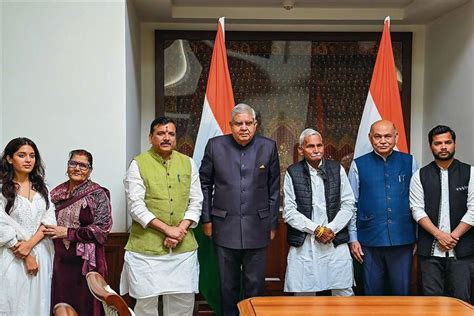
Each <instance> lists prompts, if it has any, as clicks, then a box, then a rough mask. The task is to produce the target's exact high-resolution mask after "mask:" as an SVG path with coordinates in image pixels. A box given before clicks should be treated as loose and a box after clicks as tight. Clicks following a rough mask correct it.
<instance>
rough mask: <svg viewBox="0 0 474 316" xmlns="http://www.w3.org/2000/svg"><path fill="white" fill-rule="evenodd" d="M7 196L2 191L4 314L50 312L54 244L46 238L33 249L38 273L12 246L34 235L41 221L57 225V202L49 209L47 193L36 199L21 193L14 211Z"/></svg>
mask: <svg viewBox="0 0 474 316" xmlns="http://www.w3.org/2000/svg"><path fill="white" fill-rule="evenodd" d="M6 203H7V202H6V199H5V198H4V197H3V195H1V194H0V284H1V286H0V315H2V316H4V315H5V316H6V315H8V316H13V315H15V316H23V315H25V316H26V315H37V316H49V315H50V305H51V304H50V302H51V278H52V273H53V256H54V246H53V243H52V241H51V240H50V239H49V238H43V239H42V240H41V241H40V242H39V243H38V244H37V245H36V246H35V247H34V248H33V249H32V251H31V254H32V255H33V256H35V257H36V261H37V263H38V274H37V275H36V276H32V275H29V274H28V273H27V271H26V266H25V263H24V261H23V260H21V259H18V258H16V257H15V256H14V254H13V252H12V251H11V250H10V249H9V248H10V247H12V246H13V245H15V244H16V243H17V242H18V241H20V240H28V239H30V238H31V237H32V236H33V235H34V234H35V233H36V231H37V230H38V227H39V226H40V225H41V224H45V225H56V218H55V214H54V205H53V204H52V203H50V207H49V209H46V202H45V200H44V199H43V197H42V196H41V195H40V194H39V193H36V194H35V196H34V197H33V200H32V201H31V202H30V201H29V200H28V199H26V198H24V197H21V196H17V197H16V199H15V203H14V205H13V208H12V209H11V211H10V215H8V214H7V213H6V212H5V205H6Z"/></svg>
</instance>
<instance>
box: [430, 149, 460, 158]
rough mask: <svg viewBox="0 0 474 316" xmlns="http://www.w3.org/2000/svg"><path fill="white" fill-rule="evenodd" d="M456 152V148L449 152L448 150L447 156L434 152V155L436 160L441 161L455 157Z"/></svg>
mask: <svg viewBox="0 0 474 316" xmlns="http://www.w3.org/2000/svg"><path fill="white" fill-rule="evenodd" d="M455 153H456V151H455V150H453V151H452V152H449V151H448V154H449V155H447V156H440V155H439V154H435V153H433V157H434V158H435V160H441V161H446V160H450V159H452V158H453V157H454V154H455Z"/></svg>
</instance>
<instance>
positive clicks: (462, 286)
mask: <svg viewBox="0 0 474 316" xmlns="http://www.w3.org/2000/svg"><path fill="white" fill-rule="evenodd" d="M428 140H429V143H430V149H431V152H432V153H433V156H434V161H433V162H431V163H430V164H428V165H426V166H425V167H423V168H421V169H420V170H419V171H417V172H416V173H415V174H414V175H413V177H412V180H411V184H410V207H411V210H412V213H413V218H414V219H415V220H416V221H417V222H418V225H419V230H418V243H417V244H418V248H417V253H418V260H419V263H420V269H421V278H422V285H423V294H424V295H429V296H441V295H446V296H452V297H456V298H459V299H461V300H463V301H466V302H469V300H470V296H471V278H470V274H471V271H474V270H473V269H474V230H473V229H471V227H472V226H473V225H474V168H473V167H472V166H470V165H468V164H465V163H463V162H460V161H459V160H457V159H454V154H455V151H456V133H455V132H454V131H453V130H452V129H451V128H449V127H447V126H443V125H438V126H436V127H434V128H433V129H432V130H431V131H430V132H429V134H428Z"/></svg>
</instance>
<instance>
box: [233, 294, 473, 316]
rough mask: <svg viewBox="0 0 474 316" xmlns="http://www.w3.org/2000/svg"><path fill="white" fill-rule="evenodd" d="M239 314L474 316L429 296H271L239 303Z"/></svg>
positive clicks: (461, 305) (469, 309)
mask: <svg viewBox="0 0 474 316" xmlns="http://www.w3.org/2000/svg"><path fill="white" fill-rule="evenodd" d="M238 307H239V311H240V315H243V316H250V315H257V316H277V315H289V316H305V315H308V316H309V315H318V316H319V315H320V316H328V315H351V316H352V315H354V316H357V315H361V316H362V315H364V316H367V315H384V316H387V315H396V316H401V315H415V316H426V315H442V316H449V315H453V316H464V315H466V316H467V315H469V316H474V307H473V306H472V305H470V304H467V303H465V302H463V301H461V300H458V299H455V298H450V297H429V296H351V297H332V296H272V297H255V298H249V299H246V300H243V301H241V302H240V303H239V304H238Z"/></svg>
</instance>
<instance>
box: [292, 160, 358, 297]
mask: <svg viewBox="0 0 474 316" xmlns="http://www.w3.org/2000/svg"><path fill="white" fill-rule="evenodd" d="M308 167H309V170H310V175H311V191H312V196H313V199H312V200H313V201H312V202H313V214H312V219H309V218H307V217H306V216H304V215H303V214H301V213H300V212H298V211H297V209H296V202H295V193H294V187H293V182H292V180H291V176H290V175H289V174H288V173H286V175H285V182H284V189H283V190H284V212H283V219H284V220H285V222H286V223H288V224H289V225H290V226H292V227H293V228H296V229H298V230H300V231H303V232H306V233H308V234H309V235H307V236H306V239H305V241H304V243H303V245H302V246H301V247H290V251H289V253H288V262H287V269H286V276H285V287H284V291H285V292H318V291H325V290H331V289H346V288H350V287H352V286H353V285H354V273H353V267H352V258H351V255H350V253H349V247H348V245H347V244H342V245H339V246H338V247H336V248H335V247H334V245H333V243H330V244H327V245H324V244H322V243H320V242H318V241H317V240H316V239H315V237H314V230H315V229H316V227H317V226H320V225H321V226H326V227H328V228H330V229H331V230H332V231H334V233H335V234H337V233H338V232H339V231H340V230H341V229H343V228H344V227H345V226H346V225H347V223H348V222H349V220H350V219H351V217H352V215H353V214H354V211H355V205H354V203H355V201H354V195H353V193H352V189H351V186H350V184H349V180H348V179H347V176H346V173H345V171H344V169H343V168H342V167H341V169H340V174H341V209H340V211H339V212H338V213H337V215H336V217H335V218H334V220H333V221H332V222H328V217H327V214H326V200H325V196H324V183H323V179H322V178H321V176H320V175H318V174H317V171H316V169H314V168H312V167H311V166H310V165H309V164H308Z"/></svg>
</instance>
